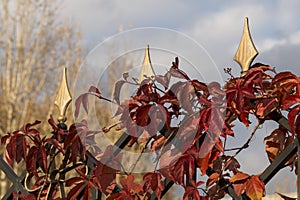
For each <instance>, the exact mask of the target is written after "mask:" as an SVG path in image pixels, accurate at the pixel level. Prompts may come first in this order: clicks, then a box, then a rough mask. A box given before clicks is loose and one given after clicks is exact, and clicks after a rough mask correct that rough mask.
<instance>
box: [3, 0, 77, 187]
mask: <svg viewBox="0 0 300 200" xmlns="http://www.w3.org/2000/svg"><path fill="white" fill-rule="evenodd" d="M60 4H61V1H58V0H51V1H48V0H10V1H8V0H0V103H1V107H0V136H2V135H3V134H5V133H6V132H11V131H14V130H17V129H18V128H20V126H22V125H23V124H25V123H26V122H29V121H33V120H34V119H38V120H42V121H45V122H46V121H47V119H48V118H49V115H50V114H51V113H53V108H54V105H53V101H54V98H55V95H54V93H55V91H56V89H57V85H58V83H59V82H60V78H61V75H60V74H61V71H62V67H63V66H67V67H68V77H70V79H74V77H75V75H76V71H77V69H78V66H79V64H80V62H81V58H82V50H81V34H80V31H79V29H78V27H77V26H76V25H74V24H73V23H72V22H70V21H68V20H66V21H63V20H62V18H61V17H60V16H59V15H58V10H59V6H60ZM46 105H47V106H46ZM44 124H45V127H47V123H44ZM41 128H44V127H41ZM2 152H3V148H0V153H1V154H2ZM4 179H5V177H3V174H2V173H1V180H0V182H1V185H0V193H3V191H5V190H6V189H5V188H4V187H6V186H5V185H6V181H5V180H4Z"/></svg>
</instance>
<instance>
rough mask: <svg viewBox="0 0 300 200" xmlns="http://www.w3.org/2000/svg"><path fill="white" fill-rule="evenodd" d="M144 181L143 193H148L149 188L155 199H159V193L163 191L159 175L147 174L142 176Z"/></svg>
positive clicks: (163, 187)
mask: <svg viewBox="0 0 300 200" xmlns="http://www.w3.org/2000/svg"><path fill="white" fill-rule="evenodd" d="M143 180H144V186H143V189H144V191H145V192H146V191H148V190H149V188H151V189H152V190H153V191H154V192H155V193H156V197H157V198H158V199H160V196H161V192H162V191H163V190H164V189H165V186H164V183H163V181H162V176H161V174H160V173H147V174H145V175H144V176H143Z"/></svg>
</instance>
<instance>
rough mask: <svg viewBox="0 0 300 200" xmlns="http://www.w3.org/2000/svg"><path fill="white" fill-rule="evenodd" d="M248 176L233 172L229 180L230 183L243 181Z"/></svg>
mask: <svg viewBox="0 0 300 200" xmlns="http://www.w3.org/2000/svg"><path fill="white" fill-rule="evenodd" d="M249 177H250V176H249V175H248V174H246V173H243V172H239V173H237V174H235V175H234V176H232V177H231V178H230V180H229V181H230V182H231V183H235V182H238V181H244V180H246V179H248V178H249Z"/></svg>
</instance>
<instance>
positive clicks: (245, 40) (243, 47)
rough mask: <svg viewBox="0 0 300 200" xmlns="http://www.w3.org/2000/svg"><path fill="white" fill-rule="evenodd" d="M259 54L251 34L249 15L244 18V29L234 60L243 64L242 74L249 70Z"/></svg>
mask: <svg viewBox="0 0 300 200" xmlns="http://www.w3.org/2000/svg"><path fill="white" fill-rule="evenodd" d="M257 55H258V51H257V50H256V48H255V46H254V43H253V40H252V38H251V35H250V30H249V23H248V17H245V19H244V30H243V34H242V39H241V41H240V45H239V47H238V50H237V52H236V54H235V56H234V60H235V61H236V62H237V63H238V64H239V65H240V66H241V69H242V75H243V74H245V72H247V71H248V69H249V67H250V65H251V63H252V61H253V60H254V58H255V57H256V56H257Z"/></svg>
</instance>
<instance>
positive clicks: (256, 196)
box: [246, 175, 265, 200]
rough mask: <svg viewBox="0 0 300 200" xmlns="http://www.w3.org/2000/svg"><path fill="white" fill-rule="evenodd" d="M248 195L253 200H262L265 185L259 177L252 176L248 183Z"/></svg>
mask: <svg viewBox="0 0 300 200" xmlns="http://www.w3.org/2000/svg"><path fill="white" fill-rule="evenodd" d="M246 194H247V196H248V197H249V198H250V199H251V200H261V199H262V197H263V196H264V195H265V184H264V182H262V181H261V180H260V179H259V177H258V176H257V175H256V176H252V177H251V178H250V180H249V181H248V182H247V186H246Z"/></svg>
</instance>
